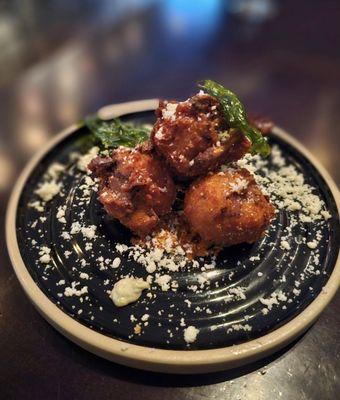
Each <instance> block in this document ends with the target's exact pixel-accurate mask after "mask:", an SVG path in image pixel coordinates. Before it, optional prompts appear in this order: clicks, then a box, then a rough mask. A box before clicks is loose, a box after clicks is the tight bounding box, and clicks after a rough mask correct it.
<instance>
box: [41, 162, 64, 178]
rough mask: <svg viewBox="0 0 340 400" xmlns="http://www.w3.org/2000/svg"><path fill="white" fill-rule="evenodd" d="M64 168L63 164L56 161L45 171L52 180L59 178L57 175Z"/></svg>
mask: <svg viewBox="0 0 340 400" xmlns="http://www.w3.org/2000/svg"><path fill="white" fill-rule="evenodd" d="M64 170H65V165H63V164H60V163H58V162H54V163H52V164H51V165H50V166H49V167H48V169H47V171H46V175H47V176H48V177H49V178H51V179H52V180H57V179H58V178H59V175H60V174H61V173H62V172H63V171H64Z"/></svg>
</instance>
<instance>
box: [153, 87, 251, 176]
mask: <svg viewBox="0 0 340 400" xmlns="http://www.w3.org/2000/svg"><path fill="white" fill-rule="evenodd" d="M156 116H157V121H156V124H155V125H154V128H153V131H152V133H151V140H152V143H153V145H154V147H155V148H156V150H157V152H158V153H159V154H160V155H161V156H162V157H163V158H164V159H165V160H166V162H167V164H168V165H169V167H170V168H171V170H172V173H173V174H174V175H175V176H176V177H177V178H178V179H180V180H188V179H191V178H194V177H197V176H200V175H205V174H206V173H207V172H209V171H212V170H214V169H216V168H217V167H218V166H220V165H221V164H223V163H227V162H231V161H236V160H238V159H240V158H241V157H243V155H244V154H245V153H246V152H247V151H248V150H249V147H250V142H249V141H248V139H247V138H246V137H245V136H244V135H243V134H242V133H241V132H237V131H233V132H231V133H230V134H226V132H227V131H228V129H229V127H228V126H227V124H226V122H225V119H224V118H223V116H222V112H221V109H220V105H219V103H218V101H217V100H215V99H214V98H213V97H211V96H210V95H208V94H198V95H196V96H193V97H191V98H189V99H188V100H187V101H184V102H181V103H176V102H166V101H161V102H160V105H159V108H158V109H157V110H156Z"/></svg>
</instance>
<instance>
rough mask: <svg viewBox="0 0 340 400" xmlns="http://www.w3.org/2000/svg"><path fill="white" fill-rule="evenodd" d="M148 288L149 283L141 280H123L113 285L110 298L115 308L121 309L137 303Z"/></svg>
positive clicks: (128, 278)
mask: <svg viewBox="0 0 340 400" xmlns="http://www.w3.org/2000/svg"><path fill="white" fill-rule="evenodd" d="M149 286H150V285H149V283H148V282H145V281H143V279H141V278H130V277H127V278H123V279H121V280H119V281H118V282H116V283H115V285H114V287H113V289H112V291H111V294H110V298H111V300H112V301H113V302H114V304H115V305H116V306H117V307H123V306H126V305H127V304H130V303H133V302H135V301H137V300H138V299H139V298H140V296H141V294H142V291H143V290H144V289H148V288H149Z"/></svg>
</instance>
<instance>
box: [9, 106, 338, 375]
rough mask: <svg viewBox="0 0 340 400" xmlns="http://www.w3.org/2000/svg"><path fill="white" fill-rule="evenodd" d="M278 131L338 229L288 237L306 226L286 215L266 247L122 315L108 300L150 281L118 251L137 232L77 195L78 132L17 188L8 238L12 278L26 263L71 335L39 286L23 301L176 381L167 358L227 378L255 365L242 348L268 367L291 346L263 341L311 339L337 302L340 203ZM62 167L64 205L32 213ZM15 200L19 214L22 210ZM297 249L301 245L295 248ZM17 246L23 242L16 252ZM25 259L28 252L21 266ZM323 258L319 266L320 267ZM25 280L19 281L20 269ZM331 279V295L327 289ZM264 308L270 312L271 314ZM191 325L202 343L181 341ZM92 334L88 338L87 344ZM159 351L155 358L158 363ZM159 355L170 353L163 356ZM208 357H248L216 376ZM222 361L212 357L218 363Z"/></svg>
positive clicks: (139, 116)
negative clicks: (91, 231) (308, 333)
mask: <svg viewBox="0 0 340 400" xmlns="http://www.w3.org/2000/svg"><path fill="white" fill-rule="evenodd" d="M124 118H125V119H126V120H129V121H134V122H138V123H139V122H141V123H152V122H153V121H154V117H153V113H152V112H140V113H134V114H129V115H126V116H125V117H124ZM276 131H277V133H275V131H274V133H273V134H272V135H271V136H270V143H271V145H277V146H278V147H279V148H280V150H281V152H282V154H283V156H284V158H285V160H286V162H287V164H293V165H294V166H295V167H296V168H297V169H298V170H299V172H301V173H302V174H303V175H304V178H305V181H306V182H308V184H309V185H311V186H312V187H313V192H314V193H315V194H317V195H318V196H319V197H320V198H321V199H322V200H323V201H324V202H325V204H326V207H327V209H328V210H329V212H330V213H331V214H332V216H333V217H332V218H330V219H329V220H327V221H326V222H325V221H323V220H322V221H321V222H320V221H317V222H313V223H302V222H301V223H298V224H297V225H296V226H294V227H293V228H292V230H291V231H290V232H289V234H287V227H289V226H290V221H291V218H292V215H298V214H297V212H296V211H294V212H291V211H289V212H288V211H286V210H280V212H279V213H278V214H277V216H276V218H275V220H273V221H272V223H271V226H270V228H269V230H268V234H267V235H266V236H265V237H264V238H263V239H262V240H261V241H260V242H258V243H255V244H254V245H240V246H235V247H232V248H228V249H225V250H224V251H223V252H222V253H220V255H219V256H218V258H217V266H216V268H214V269H209V270H207V271H205V272H202V271H201V269H200V267H199V268H197V267H196V268H193V267H192V266H189V267H188V268H184V269H182V270H180V271H178V272H174V273H171V276H172V278H173V279H174V280H176V281H177V283H178V289H177V292H173V291H171V290H170V291H162V290H161V288H160V286H159V285H157V284H153V285H152V288H151V292H152V294H153V298H152V299H150V298H149V297H147V296H146V292H144V293H143V296H142V297H141V298H140V300H139V301H137V302H136V303H134V304H131V305H129V306H126V307H123V308H116V307H115V306H114V305H113V303H112V301H111V300H110V298H109V295H108V292H109V291H110V290H111V289H112V287H113V284H114V283H115V282H116V281H117V280H119V279H120V278H121V277H122V276H126V275H128V274H132V275H134V276H137V277H143V278H146V276H147V275H148V273H147V272H146V270H145V267H143V266H141V265H140V264H138V263H136V262H135V261H133V260H131V259H129V257H127V255H126V254H120V253H118V252H117V251H116V248H115V245H116V243H125V244H129V239H130V234H129V232H128V231H127V230H126V229H124V228H123V227H122V226H121V225H120V224H118V223H117V222H115V221H112V220H110V219H109V218H107V216H106V215H105V213H104V212H103V210H102V208H101V206H100V204H99V203H98V201H97V199H96V192H94V191H93V192H91V194H90V195H89V196H88V197H87V198H86V199H85V200H84V193H83V191H82V190H81V189H79V188H80V187H81V186H82V184H83V183H84V179H85V175H84V174H83V173H79V171H77V170H76V168H75V166H74V163H72V162H69V155H70V153H72V152H74V151H79V148H80V147H81V146H82V145H83V144H82V140H81V138H82V137H83V136H84V134H86V129H85V128H78V129H74V130H72V133H71V134H67V135H65V134H64V135H63V136H64V137H63V138H62V139H60V140H59V141H58V142H57V143H55V145H53V146H52V147H51V148H50V149H49V151H47V152H45V153H44V155H43V157H42V158H40V159H39V161H38V160H37V161H38V162H36V163H34V165H32V166H31V168H30V170H29V171H26V176H25V177H23V178H22V179H21V187H20V188H17V194H16V195H13V196H14V197H13V198H12V203H11V204H10V210H9V215H8V221H7V229H8V240H9V243H8V244H9V248H10V249H9V250H10V253H11V256H12V261H13V263H14V266H15V267H16V264H18V259H20V258H21V261H20V263H21V264H23V265H24V268H25V269H26V271H25V273H28V275H29V277H30V278H31V279H32V280H33V281H34V285H36V286H37V287H38V288H39V289H40V290H39V289H38V290H39V296H43V297H45V298H48V299H49V300H50V302H52V303H53V304H50V306H51V307H52V308H51V309H56V307H57V308H58V309H59V311H61V314H60V318H61V319H63V317H64V316H65V318H66V319H65V320H63V323H65V324H66V325H64V326H60V320H59V322H58V321H57V320H58V318H59V317H58V318H57V316H56V317H55V318H54V315H46V313H48V314H49V311H46V310H43V309H42V307H41V306H40V305H39V304H37V300H36V299H34V298H33V297H34V296H33V295H32V294H31V293H30V288H29V287H28V286H30V285H31V283H32V282H30V283H29V285H28V283H27V281H26V282H25V283H23V282H22V283H23V285H24V288H25V290H26V291H27V292H28V294H29V296H30V297H31V299H32V300H33V301H34V302H35V304H36V305H37V306H38V308H39V309H40V311H42V312H43V314H44V315H45V316H46V317H47V318H48V319H49V320H50V321H51V322H52V323H53V324H54V325H56V327H57V328H58V329H61V330H62V331H63V332H64V333H65V334H66V335H67V336H68V337H71V338H72V339H73V340H75V341H76V342H78V343H79V344H81V345H82V346H83V347H86V348H88V349H89V350H91V351H94V352H96V353H97V354H98V353H99V354H101V355H103V356H105V357H107V358H110V359H114V360H116V361H118V362H122V363H126V364H128V365H136V366H138V367H142V368H147V369H156V370H166V371H170V370H171V367H169V366H168V367H167V366H166V365H167V364H168V365H170V364H174V363H175V364H176V361H174V360H172V361H169V360H168V361H167V357H166V356H165V354H167V355H168V356H170V355H171V354H170V353H172V354H173V355H175V354H177V360H178V361H177V363H178V364H180V365H181V364H182V363H183V361H181V360H180V359H179V358H178V357H182V355H183V356H184V355H185V354H188V358H187V363H188V365H189V366H190V364H192V365H195V366H196V368H194V369H191V371H194V370H196V371H197V372H204V371H208V370H216V369H221V368H225V367H228V365H229V364H228V362H229V363H230V362H232V361H234V363H231V365H236V364H237V363H238V364H240V363H244V362H246V361H247V358H248V356H250V353H249V354H246V353H245V354H243V355H242V353H243V352H242V351H241V350H242V346H244V348H243V349H244V350H245V351H246V350H247V348H248V350H249V349H250V348H253V347H252V346H250V347H249V344H255V343H258V344H259V345H260V346H259V347H258V349H257V350H256V351H255V353H254V354H253V353H252V354H253V355H252V357H253V358H254V357H256V356H257V357H258V356H259V355H260V354H261V352H262V353H263V354H264V353H266V352H267V353H268V351H269V348H271V349H272V350H274V349H275V348H278V347H279V346H282V345H283V344H284V343H285V342H287V340H288V339H287V338H286V339H285V340H284V339H281V341H280V342H278V343H275V344H272V345H269V347H266V344H265V340H264V341H262V339H265V338H269V337H272V338H275V333H277V332H281V333H282V332H284V331H283V330H281V329H280V328H282V329H286V328H287V327H288V328H287V329H288V330H290V331H288V332H286V334H287V335H288V336H289V337H293V336H296V334H297V333H298V332H297V331H301V330H303V329H306V328H307V327H308V325H309V324H310V323H311V322H312V321H313V320H314V319H315V317H316V316H317V314H318V313H319V312H320V311H321V309H322V308H323V307H324V306H325V304H326V303H327V302H328V301H329V300H330V298H331V296H332V295H333V293H334V292H335V290H336V287H337V284H338V281H339V268H338V266H337V267H336V261H337V256H338V242H339V223H338V214H337V206H336V201H335V199H334V194H335V195H337V194H336V193H334V194H333V193H332V191H331V190H330V188H329V186H328V184H327V182H326V180H325V177H324V176H322V175H321V173H320V171H319V169H318V168H316V167H315V165H313V164H312V162H311V161H310V160H308V158H306V157H305V155H303V154H301V152H300V151H299V150H298V149H297V148H296V147H295V146H294V145H292V144H289V143H288V142H287V141H286V140H285V139H283V138H282V137H281V136H282V135H280V134H279V133H278V130H276ZM283 136H284V135H283ZM54 162H58V163H62V164H64V165H65V164H66V165H67V166H68V167H67V168H68V169H67V172H66V173H63V174H62V176H61V181H62V185H63V193H64V196H62V197H60V196H56V197H55V198H53V199H52V200H51V201H50V202H49V203H47V205H46V207H45V211H44V212H43V213H41V212H38V211H36V210H35V209H34V208H31V207H27V205H28V204H29V203H32V202H34V201H36V200H37V198H36V195H34V190H35V189H36V188H37V186H38V184H39V182H40V181H41V180H42V176H43V174H44V173H45V172H46V170H47V169H48V167H49V166H50V165H51V164H52V163H54ZM267 167H268V169H269V171H271V170H275V168H277V166H275V165H274V164H273V163H272V162H271V160H269V161H268V166H267ZM19 183H20V182H19ZM15 196H16V199H15ZM16 200H17V204H14V203H15V201H16ZM16 205H17V207H16ZM62 205H66V213H65V219H66V224H65V223H61V222H60V221H59V220H58V219H57V211H58V208H59V207H60V206H62ZM11 207H12V209H11ZM10 214H11V215H10ZM14 214H15V226H14V220H13V217H14ZM41 217H42V218H41ZM45 218H46V219H45ZM36 221H37V222H36ZM75 221H79V222H80V224H81V225H82V226H90V225H95V226H97V230H96V233H97V237H96V239H95V240H89V239H88V238H86V237H84V235H82V234H81V233H78V234H73V235H71V239H67V240H65V238H64V237H63V234H62V232H63V231H67V232H70V230H71V225H72V223H73V222H75ZM14 229H15V231H14V232H13V230H14ZM14 236H15V238H14ZM316 236H318V237H319V238H320V239H319V243H318V248H317V251H316V250H315V249H311V248H310V247H309V246H308V245H307V244H306V243H308V242H311V241H313V239H314V238H315V237H316ZM295 238H299V240H297V241H296V240H295ZM14 239H15V240H17V243H15V245H14V243H13V240H14ZM304 239H305V240H304ZM282 240H284V241H287V242H288V243H289V246H288V247H289V248H285V249H283V248H282V246H281V243H282ZM88 243H91V245H88ZM16 245H17V248H15V246H16ZM42 246H47V247H48V248H50V249H51V253H50V256H51V262H50V263H49V265H51V268H47V269H46V265H44V264H42V263H41V262H39V258H40V257H41V253H40V254H39V252H41V248H42ZM16 250H19V254H18V252H16ZM14 253H15V254H14ZM316 254H317V257H318V263H317V265H315V255H316ZM116 257H119V258H120V259H121V261H122V262H121V265H120V267H119V268H111V267H110V265H111V264H112V261H113V260H114V259H115V258H116ZM106 260H109V261H107V262H106ZM204 263H209V260H207V259H205V260H202V261H201V266H203V265H204ZM23 265H21V267H23ZM21 267H20V269H21ZM311 271H312V273H311ZM16 272H17V274H19V275H20V274H21V272H20V271H19V272H18V269H17V268H16ZM163 272H164V273H168V272H166V271H163ZM332 274H333V276H332V279H331V281H330V283H331V286H330V288H325V286H326V285H327V282H329V280H330V276H331V275H332ZM207 275H208V277H209V283H208V284H204V285H203V286H202V289H200V288H199V286H200V283H201V282H202V276H203V277H207ZM81 277H83V278H81ZM84 277H86V279H85V278H84ZM19 279H20V276H19ZM20 280H21V281H22V279H20ZM203 280H204V279H203ZM72 282H79V285H78V286H77V288H78V289H79V288H82V287H84V286H86V287H87V290H88V295H86V296H79V297H78V296H69V297H68V296H65V295H64V290H65V287H69V286H71V285H72ZM25 285H26V286H25ZM195 286H198V290H196V291H195V290H193V288H194V287H195ZM235 288H237V289H236V291H235V290H234V289H235ZM273 293H283V297H282V296H281V298H280V299H279V300H278V301H277V302H275V301H274V303H273V304H272V305H271V306H269V307H268V305H267V304H268V303H266V300H268V299H270V298H273V297H272V295H273ZM320 294H321V295H320ZM43 297H42V298H43ZM316 298H318V299H320V298H322V301H321V303H322V304H321V303H320V305H319V307H317V309H316V310H315V311H314V312H313V313H312V314H311V315H310V316H309V317H307V311H308V306H310V305H311V304H312V303H315V304H316V302H315V301H314V300H315V299H316ZM263 299H264V301H263ZM38 303H39V301H38ZM320 307H321V308H320ZM264 308H269V310H268V311H264ZM304 311H306V313H305V316H306V317H305V318H304V323H303V324H302V325H301V326H300V327H298V325H299V324H296V327H297V328H298V329H297V331H296V332H295V330H294V329H291V328H289V323H290V324H292V323H293V322H294V319H296V317H297V316H301V315H303V314H304V313H303V312H304ZM145 314H148V315H149V318H148V320H147V323H146V324H145V322H142V321H141V318H142V316H143V315H145ZM58 315H59V314H58ZM132 315H133V317H131V316H132ZM67 316H68V317H70V318H68V317H67ZM70 319H72V320H73V321H77V322H78V323H79V324H76V325H75V326H74V327H73V328H72V329H71V327H69V328H68V322H70ZM183 319H184V322H183ZM67 321H68V322H67ZM181 322H182V323H181ZM63 323H62V325H63ZM136 324H140V325H141V328H142V333H141V334H135V332H134V328H135V326H136ZM184 324H185V325H184ZM190 325H192V326H195V327H196V328H197V329H198V330H199V334H198V336H197V339H196V341H195V342H194V343H192V344H191V345H190V346H188V345H187V343H186V342H185V341H184V335H183V334H184V329H185V327H187V326H190ZM84 327H86V328H88V330H86V331H85V330H84V331H83V333H81V330H82V329H83V328H84ZM65 331H66V332H65ZM77 331H78V332H79V334H78V333H77ZM89 331H91V332H93V333H98V334H99V336H97V339H98V340H99V339H100V337H101V338H103V337H105V338H106V340H109V341H110V340H112V339H113V340H112V343H114V345H112V346H111V349H112V351H111V352H110V350H109V353H107V349H99V348H97V345H96V344H95V342H96V340H92V341H91V339H90V336H91V335H90V336H89V335H86V332H89ZM271 335H272V336H271ZM273 335H274V336H273ZM288 336H287V337H288ZM115 339H118V341H117V340H115ZM124 342H125V343H124ZM108 343H109V342H108ZM133 345H137V346H133ZM234 345H239V346H234ZM117 346H118V347H117ZM119 346H120V347H119ZM129 346H131V348H130V347H129ZM230 346H234V347H230ZM261 346H262V347H263V348H262V349H261ZM150 348H151V349H156V350H152V351H150ZM137 349H138V351H141V352H142V353H143V351H144V352H145V351H148V356H147V357H146V358H150V357H151V359H152V358H155V359H154V360H153V361H152V360H151V361H150V360H149V361H147V360H144V361H143V360H142V361H141V359H142V358H143V357H140V356H138V352H137V351H136V350H137ZM158 349H165V350H168V351H165V352H162V351H161V350H158ZM209 349H223V350H225V349H234V350H235V351H236V350H237V349H239V350H240V351H239V352H238V351H236V353H235V352H234V353H233V354H234V356H233V357H232V358H230V354H229V356H228V357H229V358H228V357H227V355H225V357H224V359H223V357H222V355H219V356H218V359H219V360H217V359H215V364H214V360H213V359H212V360H211V361H206V362H201V364H200V365H201V367H199V361H198V359H195V355H197V354H199V353H204V352H199V351H195V350H208V351H209ZM169 350H170V351H169ZM173 350H184V351H173ZM210 351H211V350H210ZM252 351H253V350H252ZM117 353H118V355H117ZM153 353H155V354H153ZM213 354H214V353H211V356H213ZM221 354H222V353H221ZM235 354H238V355H235ZM179 355H180V356H179ZM215 356H216V352H215ZM221 357H222V358H221ZM170 358H171V357H170ZM131 359H132V360H133V359H135V361H131ZM175 359H176V357H175ZM129 360H130V361H129ZM162 360H163V361H162ZM190 360H191V361H190ZM205 363H208V364H209V367H204V364H205ZM157 364H158V366H157ZM159 364H164V365H165V367H160V366H159ZM155 365H156V367H155ZM178 372H187V371H186V367H185V366H183V368H182V370H181V367H178Z"/></svg>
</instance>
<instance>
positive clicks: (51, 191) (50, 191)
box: [34, 181, 60, 202]
mask: <svg viewBox="0 0 340 400" xmlns="http://www.w3.org/2000/svg"><path fill="white" fill-rule="evenodd" d="M59 191H60V184H58V183H56V181H51V182H43V183H42V184H41V185H40V186H39V187H38V189H36V190H35V192H34V193H36V194H37V195H38V196H39V197H40V198H41V199H42V200H43V201H46V202H48V201H50V200H52V199H53V197H54V196H55V195H57V194H58V193H59Z"/></svg>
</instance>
